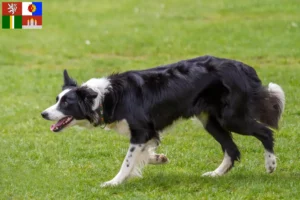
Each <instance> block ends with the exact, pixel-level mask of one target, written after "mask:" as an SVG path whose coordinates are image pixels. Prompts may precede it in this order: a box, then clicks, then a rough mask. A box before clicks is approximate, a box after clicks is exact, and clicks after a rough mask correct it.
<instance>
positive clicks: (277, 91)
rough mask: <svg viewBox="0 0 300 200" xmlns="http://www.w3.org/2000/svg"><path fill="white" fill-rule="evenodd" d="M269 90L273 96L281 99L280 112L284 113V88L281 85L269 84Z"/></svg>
mask: <svg viewBox="0 0 300 200" xmlns="http://www.w3.org/2000/svg"><path fill="white" fill-rule="evenodd" d="M268 90H269V92H270V93H271V95H273V96H276V97H277V98H279V100H280V102H281V104H280V105H279V106H280V110H281V111H282V112H283V110H284V105H285V95H284V92H283V90H282V88H281V87H280V86H279V85H277V84H276V83H269V86H268Z"/></svg>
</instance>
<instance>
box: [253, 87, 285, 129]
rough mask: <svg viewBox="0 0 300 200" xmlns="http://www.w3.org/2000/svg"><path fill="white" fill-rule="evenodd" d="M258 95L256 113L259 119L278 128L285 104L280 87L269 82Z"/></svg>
mask: <svg viewBox="0 0 300 200" xmlns="http://www.w3.org/2000/svg"><path fill="white" fill-rule="evenodd" d="M259 96H260V97H261V98H260V102H259V106H258V107H259V110H258V113H257V114H258V116H259V121H260V122H262V123H264V124H267V125H268V126H270V127H272V128H275V129H278V123H279V120H280V118H281V115H282V113H283V111H284V106H285V95H284V92H283V90H282V88H281V87H280V86H279V85H277V84H275V83H269V85H268V86H267V87H265V88H264V89H263V94H262V95H259ZM262 97H263V98H262Z"/></svg>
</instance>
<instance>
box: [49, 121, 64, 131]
mask: <svg viewBox="0 0 300 200" xmlns="http://www.w3.org/2000/svg"><path fill="white" fill-rule="evenodd" d="M65 120H66V118H63V119H61V120H59V121H58V122H57V123H56V124H53V125H51V127H50V130H51V131H53V130H54V129H55V128H56V127H59V126H61V125H62V123H63V122H64V121H65Z"/></svg>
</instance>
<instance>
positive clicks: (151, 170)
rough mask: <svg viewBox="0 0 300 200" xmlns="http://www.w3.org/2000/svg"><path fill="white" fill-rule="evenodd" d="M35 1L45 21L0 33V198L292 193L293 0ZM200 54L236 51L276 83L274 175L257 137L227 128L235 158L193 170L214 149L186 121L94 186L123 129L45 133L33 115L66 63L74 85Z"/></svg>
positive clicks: (299, 56) (118, 151) (295, 163)
mask: <svg viewBox="0 0 300 200" xmlns="http://www.w3.org/2000/svg"><path fill="white" fill-rule="evenodd" d="M43 8H44V11H43V13H44V16H43V29H42V30H1V32H0V46H1V47H0V74H1V79H0V95H1V96H0V102H1V103H0V111H1V112H0V199H101V200H102V199H131V200H132V199H297V198H299V190H300V167H299V166H300V156H299V151H300V146H299V141H300V136H299V129H300V126H299V118H300V104H299V94H298V93H297V91H298V89H299V85H300V81H299V77H300V48H299V44H300V37H299V35H300V12H299V1H298V0H264V1H261V0H245V1H240V0H216V1H211V0H201V1H196V0H195V1H192V0H185V1H182V0H162V1H137V0H130V1H129V0H127V1H125V0H119V1H110V0H106V1H96V0H90V1H83V0H81V1H71V0H64V1H59V0H51V1H50V0H45V1H43ZM86 40H89V41H90V43H91V44H90V45H86V44H85V41H86ZM204 54H212V55H215V56H219V57H227V58H232V59H237V60H241V61H244V62H246V63H247V64H249V65H251V66H253V67H254V68H255V69H256V70H257V72H258V74H259V76H260V77H261V79H262V81H263V82H264V84H267V83H268V82H271V81H272V82H276V83H278V84H280V85H281V86H282V87H283V88H284V90H285V92H286V98H287V104H286V110H285V113H284V116H283V120H282V121H281V130H280V131H279V132H277V133H276V134H275V137H276V146H275V151H276V153H277V156H278V168H277V170H276V172H275V173H274V174H271V175H269V174H266V172H265V169H264V156H263V148H262V145H261V144H260V143H259V141H258V140H256V139H254V138H252V137H243V136H239V135H234V138H235V141H236V143H237V144H238V146H239V147H240V150H241V153H242V159H241V162H238V163H236V166H235V167H234V168H233V170H232V171H231V172H230V173H228V174H227V175H226V176H224V177H220V178H207V177H206V178H204V177H201V174H202V173H204V172H206V171H211V170H213V169H215V168H216V167H217V166H218V165H219V164H220V162H221V160H222V153H221V149H220V146H219V144H217V142H216V141H215V140H214V139H212V137H211V136H210V135H208V134H207V133H206V132H205V131H204V130H203V129H202V128H200V127H199V126H198V125H195V124H193V122H191V121H190V120H189V121H184V122H180V123H179V124H177V125H176V126H175V128H173V129H171V130H170V131H168V134H166V135H165V136H163V140H162V145H161V146H160V147H159V149H158V152H162V153H166V154H167V156H168V157H169V159H170V163H169V164H167V165H163V166H147V167H146V168H145V170H144V178H143V179H137V178H136V179H131V180H129V181H128V182H126V183H125V184H123V185H120V186H118V187H114V188H100V184H101V183H102V182H104V181H108V180H110V179H111V178H113V177H114V175H115V174H116V173H117V172H118V170H119V167H120V166H121V163H122V160H123V157H124V156H125V154H126V151H127V147H128V139H127V138H125V137H122V136H120V135H118V134H117V133H113V132H105V131H103V130H102V129H100V128H98V129H94V130H81V129H78V128H75V127H74V128H70V129H67V130H66V131H65V132H63V133H61V134H53V133H51V132H50V130H49V126H50V123H49V122H48V121H45V120H43V119H42V118H41V117H40V112H41V111H42V110H44V109H45V108H47V107H48V106H49V105H51V104H53V103H54V101H55V96H56V95H57V93H58V92H59V91H60V88H61V85H62V70H63V69H65V68H66V69H68V70H69V73H70V74H71V75H72V76H73V77H75V78H76V79H77V80H78V82H79V83H82V82H84V81H86V80H87V79H89V78H91V77H101V76H105V75H108V74H110V73H112V72H118V71H126V70H130V69H144V68H148V67H153V66H156V65H161V64H167V63H171V62H175V61H178V60H181V59H187V58H192V57H194V56H199V55H204Z"/></svg>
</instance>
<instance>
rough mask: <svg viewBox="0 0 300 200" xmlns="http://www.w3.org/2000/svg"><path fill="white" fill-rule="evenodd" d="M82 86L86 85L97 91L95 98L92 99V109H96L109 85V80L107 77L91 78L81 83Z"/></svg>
mask: <svg viewBox="0 0 300 200" xmlns="http://www.w3.org/2000/svg"><path fill="white" fill-rule="evenodd" d="M82 86H87V87H89V88H91V89H92V90H94V91H95V92H97V93H98V96H97V98H96V99H95V100H94V105H93V110H96V109H97V108H98V106H99V105H100V101H101V99H102V97H103V95H104V94H105V93H106V92H107V90H108V88H109V87H110V81H109V80H108V79H107V78H92V79H90V80H88V81H87V82H85V83H83V84H82Z"/></svg>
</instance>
